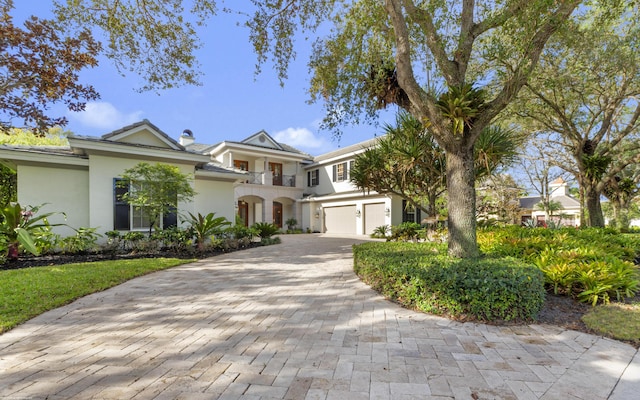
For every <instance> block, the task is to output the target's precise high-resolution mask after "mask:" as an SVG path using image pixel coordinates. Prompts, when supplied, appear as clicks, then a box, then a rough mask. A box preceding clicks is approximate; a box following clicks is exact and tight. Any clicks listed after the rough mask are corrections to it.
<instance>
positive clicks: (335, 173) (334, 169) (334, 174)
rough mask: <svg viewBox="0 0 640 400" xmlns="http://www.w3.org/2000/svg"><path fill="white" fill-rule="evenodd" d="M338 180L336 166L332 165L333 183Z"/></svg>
mask: <svg viewBox="0 0 640 400" xmlns="http://www.w3.org/2000/svg"><path fill="white" fill-rule="evenodd" d="M337 180H338V166H337V165H335V164H334V165H333V181H334V182H336V181H337Z"/></svg>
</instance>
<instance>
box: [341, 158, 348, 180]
mask: <svg viewBox="0 0 640 400" xmlns="http://www.w3.org/2000/svg"><path fill="white" fill-rule="evenodd" d="M347 166H348V163H346V162H344V163H342V181H343V182H344V181H346V180H348V179H349V170H348V169H347Z"/></svg>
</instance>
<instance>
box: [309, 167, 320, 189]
mask: <svg viewBox="0 0 640 400" xmlns="http://www.w3.org/2000/svg"><path fill="white" fill-rule="evenodd" d="M319 184H320V170H319V169H314V170H313V171H307V186H318V185H319Z"/></svg>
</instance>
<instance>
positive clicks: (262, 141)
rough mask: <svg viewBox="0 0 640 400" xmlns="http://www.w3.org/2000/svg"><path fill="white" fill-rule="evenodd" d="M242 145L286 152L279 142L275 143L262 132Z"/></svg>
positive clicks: (245, 140) (247, 139)
mask: <svg viewBox="0 0 640 400" xmlns="http://www.w3.org/2000/svg"><path fill="white" fill-rule="evenodd" d="M240 143H242V144H250V145H253V146H260V147H267V148H270V149H276V150H284V149H283V148H282V146H280V144H279V143H278V142H276V141H275V139H273V138H272V137H271V136H270V135H269V134H268V133H267V132H265V131H264V130H261V131H260V132H258V133H255V134H253V135H251V136H249V137H248V138H246V139H244V140H243V141H242V142H240Z"/></svg>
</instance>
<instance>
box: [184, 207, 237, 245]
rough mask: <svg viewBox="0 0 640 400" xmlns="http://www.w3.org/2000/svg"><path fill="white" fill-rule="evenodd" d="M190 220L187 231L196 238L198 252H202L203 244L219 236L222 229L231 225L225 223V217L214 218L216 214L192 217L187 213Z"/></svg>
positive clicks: (227, 222)
mask: <svg viewBox="0 0 640 400" xmlns="http://www.w3.org/2000/svg"><path fill="white" fill-rule="evenodd" d="M189 217H190V218H191V219H190V220H189V221H187V223H189V225H190V226H189V229H190V230H191V232H192V233H193V235H194V236H195V237H196V245H197V246H198V250H199V251H202V250H204V245H205V242H206V241H207V240H208V239H209V238H210V237H211V236H214V235H220V234H222V232H223V227H225V226H229V225H231V222H229V221H227V219H226V218H225V217H216V213H213V212H212V213H209V214H207V215H204V216H203V215H202V214H200V213H198V215H197V216H196V215H193V214H191V213H189Z"/></svg>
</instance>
